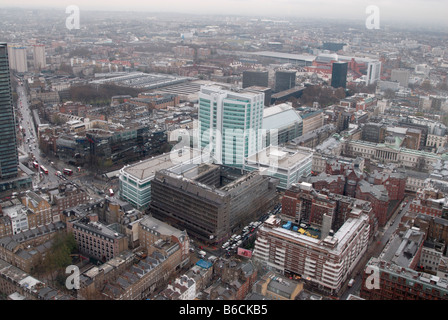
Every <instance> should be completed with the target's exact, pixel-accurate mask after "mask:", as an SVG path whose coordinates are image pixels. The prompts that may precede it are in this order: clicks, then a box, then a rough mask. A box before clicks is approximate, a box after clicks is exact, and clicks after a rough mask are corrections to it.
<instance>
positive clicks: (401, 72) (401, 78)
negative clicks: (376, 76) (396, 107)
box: [390, 69, 411, 88]
mask: <svg viewBox="0 0 448 320" xmlns="http://www.w3.org/2000/svg"><path fill="white" fill-rule="evenodd" d="M410 75H411V72H410V71H409V70H407V69H393V70H392V71H391V75H390V80H391V81H396V82H398V83H399V84H400V86H402V87H405V88H407V87H408V84H409V77H410Z"/></svg>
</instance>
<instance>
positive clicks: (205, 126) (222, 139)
mask: <svg viewBox="0 0 448 320" xmlns="http://www.w3.org/2000/svg"><path fill="white" fill-rule="evenodd" d="M263 108H264V96H263V94H262V93H258V94H254V93H245V92H241V93H238V92H232V91H223V90H220V89H216V90H213V89H212V90H210V88H207V89H206V90H201V94H200V96H199V132H198V133H199V135H200V136H199V141H200V145H199V147H200V148H201V149H202V150H204V149H206V148H208V150H209V151H210V153H211V154H212V156H213V158H214V159H215V161H217V162H218V163H222V164H225V165H236V166H238V165H242V164H243V163H244V158H245V157H247V156H249V155H252V154H254V153H256V152H257V151H258V144H259V141H258V136H259V134H260V132H259V131H260V130H261V127H262V121H263Z"/></svg>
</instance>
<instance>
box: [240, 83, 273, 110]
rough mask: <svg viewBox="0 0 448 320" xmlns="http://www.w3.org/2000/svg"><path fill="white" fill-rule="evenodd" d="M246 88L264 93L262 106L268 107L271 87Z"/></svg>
mask: <svg viewBox="0 0 448 320" xmlns="http://www.w3.org/2000/svg"><path fill="white" fill-rule="evenodd" d="M246 90H250V91H258V92H262V93H264V106H265V107H269V106H270V105H271V97H272V89H271V88H269V87H260V86H251V87H247V88H246Z"/></svg>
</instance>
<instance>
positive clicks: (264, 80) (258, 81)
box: [243, 70, 269, 88]
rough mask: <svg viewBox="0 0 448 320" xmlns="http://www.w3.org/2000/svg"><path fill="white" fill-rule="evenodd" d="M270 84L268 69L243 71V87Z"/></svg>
mask: <svg viewBox="0 0 448 320" xmlns="http://www.w3.org/2000/svg"><path fill="white" fill-rule="evenodd" d="M268 84H269V73H268V71H261V70H246V71H243V88H247V87H252V86H258V87H267V86H268Z"/></svg>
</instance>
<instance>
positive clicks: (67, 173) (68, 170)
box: [63, 169, 73, 176]
mask: <svg viewBox="0 0 448 320" xmlns="http://www.w3.org/2000/svg"><path fill="white" fill-rule="evenodd" d="M63 172H64V174H66V175H68V176H71V175H72V174H73V171H72V170H70V169H64V170H63Z"/></svg>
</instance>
